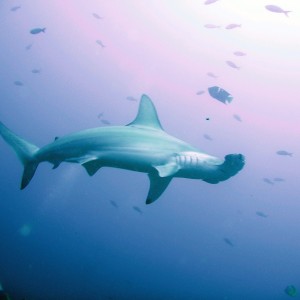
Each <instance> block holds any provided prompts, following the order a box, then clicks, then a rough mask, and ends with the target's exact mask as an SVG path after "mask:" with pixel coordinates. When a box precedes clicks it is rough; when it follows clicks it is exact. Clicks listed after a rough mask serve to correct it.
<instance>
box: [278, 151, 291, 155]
mask: <svg viewBox="0 0 300 300" xmlns="http://www.w3.org/2000/svg"><path fill="white" fill-rule="evenodd" d="M276 153H277V154H278V155H286V156H293V153H291V152H287V151H285V150H279V151H277V152H276Z"/></svg>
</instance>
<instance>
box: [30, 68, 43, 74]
mask: <svg viewBox="0 0 300 300" xmlns="http://www.w3.org/2000/svg"><path fill="white" fill-rule="evenodd" d="M31 73H33V74H39V73H41V69H32V70H31Z"/></svg>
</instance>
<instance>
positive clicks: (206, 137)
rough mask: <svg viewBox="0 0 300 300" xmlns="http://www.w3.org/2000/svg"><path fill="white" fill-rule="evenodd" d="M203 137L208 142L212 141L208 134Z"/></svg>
mask: <svg viewBox="0 0 300 300" xmlns="http://www.w3.org/2000/svg"><path fill="white" fill-rule="evenodd" d="M203 137H204V138H205V139H207V140H209V141H212V140H213V139H212V138H211V137H210V136H209V135H208V134H203Z"/></svg>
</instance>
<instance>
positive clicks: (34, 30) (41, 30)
mask: <svg viewBox="0 0 300 300" xmlns="http://www.w3.org/2000/svg"><path fill="white" fill-rule="evenodd" d="M45 31H46V27H44V28H33V29H31V30H30V33H31V34H39V33H41V32H44V33H45Z"/></svg>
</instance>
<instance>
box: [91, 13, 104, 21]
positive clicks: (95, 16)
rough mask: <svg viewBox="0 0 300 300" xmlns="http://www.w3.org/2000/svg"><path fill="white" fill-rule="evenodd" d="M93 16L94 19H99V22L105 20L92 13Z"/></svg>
mask: <svg viewBox="0 0 300 300" xmlns="http://www.w3.org/2000/svg"><path fill="white" fill-rule="evenodd" d="M92 16H93V17H94V18H96V19H98V20H101V19H103V18H102V17H100V16H99V15H98V14H96V13H92Z"/></svg>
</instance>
